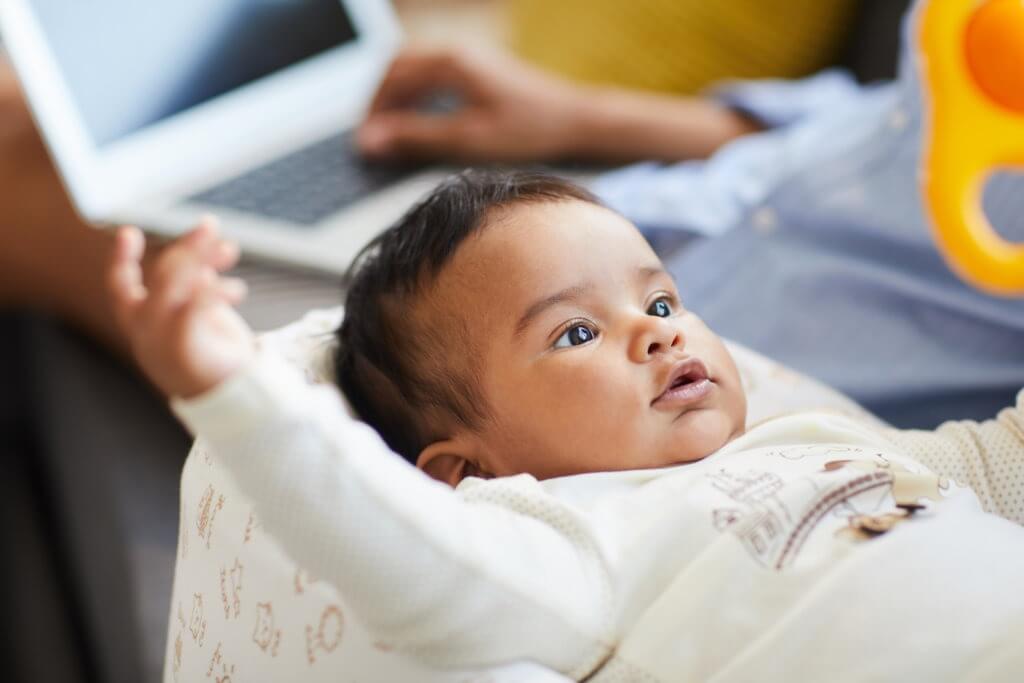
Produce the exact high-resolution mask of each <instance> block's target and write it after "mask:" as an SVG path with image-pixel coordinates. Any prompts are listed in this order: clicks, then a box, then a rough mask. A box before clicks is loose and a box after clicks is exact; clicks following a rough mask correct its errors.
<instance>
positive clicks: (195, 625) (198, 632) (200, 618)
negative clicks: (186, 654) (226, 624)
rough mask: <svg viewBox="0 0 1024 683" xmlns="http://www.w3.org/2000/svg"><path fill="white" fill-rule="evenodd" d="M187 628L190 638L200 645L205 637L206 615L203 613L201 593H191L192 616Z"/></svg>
mask: <svg viewBox="0 0 1024 683" xmlns="http://www.w3.org/2000/svg"><path fill="white" fill-rule="evenodd" d="M188 630H189V633H191V634H192V640H194V641H196V644H197V645H199V647H202V646H203V639H205V638H206V616H205V615H204V614H203V594H202V593H193V594H192V618H191V619H189V622H188Z"/></svg>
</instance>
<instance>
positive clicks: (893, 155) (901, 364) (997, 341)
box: [595, 15, 1024, 427]
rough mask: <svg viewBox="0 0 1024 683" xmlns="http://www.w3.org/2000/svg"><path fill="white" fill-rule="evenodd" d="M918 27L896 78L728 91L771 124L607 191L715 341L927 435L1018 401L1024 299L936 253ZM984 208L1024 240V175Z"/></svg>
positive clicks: (836, 76) (650, 167) (623, 177)
mask: <svg viewBox="0 0 1024 683" xmlns="http://www.w3.org/2000/svg"><path fill="white" fill-rule="evenodd" d="M912 23H913V15H910V18H909V19H908V20H906V21H905V22H904V24H905V25H904V40H903V45H904V54H903V58H902V65H901V70H900V77H899V79H898V80H897V81H896V82H894V83H890V84H886V85H881V86H871V87H861V86H858V85H856V84H855V83H854V82H853V81H852V79H850V78H849V77H848V76H846V75H845V74H843V73H840V72H826V73H824V74H822V75H819V76H816V77H813V78H810V79H807V80H804V81H796V82H782V81H762V82H752V83H738V84H734V85H732V86H728V87H726V88H725V89H723V90H722V91H721V92H720V93H719V95H720V97H721V98H722V99H723V100H724V101H725V102H727V103H728V104H730V105H731V106H734V107H737V108H739V109H741V110H743V111H745V112H747V113H749V114H750V115H752V116H754V117H756V118H757V119H758V120H760V121H761V122H763V123H764V124H765V125H766V126H767V127H768V128H769V130H767V131H766V132H764V133H760V134H757V135H751V136H747V137H745V138H741V139H739V140H737V141H735V142H733V143H731V144H729V145H727V146H726V147H724V148H722V149H721V150H720V151H719V152H718V153H716V154H715V155H714V156H713V157H712V158H711V159H709V160H708V161H696V162H685V163H680V164H675V165H670V166H663V165H657V164H640V165H637V166H632V167H629V168H626V169H623V170H620V171H616V172H613V173H610V174H607V175H605V176H603V177H602V178H600V179H599V180H598V182H597V183H596V186H595V189H596V191H597V193H598V194H599V195H600V196H602V198H603V199H605V201H606V202H607V203H608V204H610V205H611V206H612V207H614V208H616V209H618V210H619V211H621V212H622V213H623V214H625V215H626V216H627V217H628V218H630V219H632V220H633V221H634V222H636V223H637V225H639V226H640V227H641V228H642V229H644V230H645V232H646V233H647V234H648V235H649V236H650V238H651V240H652V242H653V243H654V244H655V245H656V246H657V247H659V248H660V250H661V251H662V252H663V253H664V254H666V261H667V264H668V267H669V269H670V270H671V271H672V273H673V275H675V277H676V279H677V281H678V283H679V287H680V291H681V293H682V296H683V299H684V303H685V304H686V305H687V306H688V307H689V308H690V309H691V310H694V311H696V312H697V313H698V314H700V315H701V316H702V317H703V318H704V319H705V321H706V322H707V323H708V324H709V325H710V326H711V327H712V329H715V330H716V331H717V332H718V333H719V334H721V335H723V336H726V337H729V338H732V339H735V340H737V341H740V342H742V343H745V344H747V345H749V346H751V347H753V348H755V349H757V350H759V351H761V352H762V353H765V354H767V355H769V356H771V357H773V358H775V359H777V360H779V361H781V362H783V363H786V364H787V365H790V366H792V367H794V368H796V369H799V370H802V371H804V372H807V373H808V374H811V375H813V376H815V377H818V378H819V379H821V380H823V381H825V382H827V383H829V384H831V385H832V386H834V387H836V388H838V389H840V390H841V391H844V392H846V393H848V394H849V395H850V396H852V397H853V398H855V399H857V400H859V401H860V402H861V403H863V404H864V405H865V406H866V407H868V408H869V409H871V410H873V411H874V412H876V413H877V414H878V415H880V416H881V417H883V418H884V419H887V420H889V421H890V422H892V423H893V424H895V425H898V426H904V427H932V426H934V425H936V424H937V423H939V422H941V421H942V420H945V419H952V418H975V419H982V418H987V417H991V416H993V415H994V414H995V413H996V412H997V411H998V409H1000V408H1002V407H1005V406H1008V405H1010V404H1011V403H1012V400H1013V398H1014V395H1015V394H1016V392H1017V391H1018V390H1019V389H1020V388H1021V387H1022V386H1024V299H1020V298H1018V299H1005V298H996V297H992V296H988V295H985V294H982V293H980V292H978V291H975V290H973V289H971V288H970V287H968V286H967V285H965V284H964V283H962V282H961V281H960V280H959V279H957V278H956V277H955V276H954V275H953V274H952V273H951V272H950V271H949V269H948V267H947V266H946V264H945V263H944V261H943V260H942V258H941V256H940V255H939V253H938V251H937V249H936V247H935V245H934V243H933V241H932V238H931V234H930V232H929V230H928V227H927V223H926V220H925V217H924V213H923V209H922V204H921V193H920V189H919V184H918V164H919V159H920V144H921V123H922V109H921V95H920V91H919V86H920V83H919V76H918V72H917V63H916V59H915V58H914V56H913V55H912V54H910V53H909V50H908V46H909V45H912V44H913V42H912V36H911V35H910V32H909V29H910V27H911V26H912ZM965 134H970V132H969V131H965ZM985 205H986V210H987V212H988V215H989V217H990V220H991V221H992V223H993V225H994V226H995V227H996V229H997V230H998V231H999V232H1000V233H1001V234H1003V235H1004V236H1006V237H1007V238H1009V239H1011V240H1014V241H1024V177H1020V176H1017V177H1014V176H1010V175H1008V174H1003V175H1001V176H999V177H997V178H996V179H995V180H993V181H992V182H991V183H990V184H989V187H988V188H987V190H986V194H985ZM694 236H698V237H694ZM684 242H685V245H684V246H682V247H681V248H677V249H674V247H676V246H677V245H679V244H681V243H684Z"/></svg>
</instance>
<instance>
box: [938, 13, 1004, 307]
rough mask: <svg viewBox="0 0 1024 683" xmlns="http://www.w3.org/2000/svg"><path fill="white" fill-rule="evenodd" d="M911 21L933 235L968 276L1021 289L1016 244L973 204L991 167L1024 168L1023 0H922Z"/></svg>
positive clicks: (992, 288)
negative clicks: (916, 19)
mask: <svg viewBox="0 0 1024 683" xmlns="http://www.w3.org/2000/svg"><path fill="white" fill-rule="evenodd" d="M918 30H919V31H920V35H919V43H918V45H919V49H920V50H921V53H922V56H923V58H924V59H923V74H924V86H925V87H924V92H925V105H926V111H927V112H928V122H927V125H926V133H925V139H924V144H923V154H922V182H923V186H924V187H923V190H924V199H925V206H926V208H927V210H928V212H929V214H930V217H931V224H932V229H933V232H934V233H935V237H936V240H937V242H938V244H939V247H940V248H941V250H942V251H943V252H944V253H945V255H946V260H947V261H948V262H949V264H950V266H951V267H952V268H953V270H954V271H956V272H957V273H958V274H959V275H960V276H961V277H962V278H963V279H964V280H966V281H967V282H969V283H971V284H973V285H974V286H976V287H978V288H979V289H982V290H985V291H988V292H991V293H993V294H1001V295H1024V245H1021V244H1014V243H1011V242H1008V241H1007V240H1005V239H1003V238H1002V237H1001V236H1000V235H999V234H998V233H996V231H995V230H993V229H992V226H991V224H990V223H989V222H988V219H987V218H986V217H985V214H984V211H983V210H982V206H981V199H982V192H983V189H984V184H985V180H986V179H987V178H988V176H989V175H991V174H992V173H993V172H995V171H997V170H999V169H1006V168H1010V167H1014V166H1017V167H1024V0H930V1H929V2H928V3H927V4H926V5H925V6H924V7H923V11H922V14H921V17H920V24H919V25H918Z"/></svg>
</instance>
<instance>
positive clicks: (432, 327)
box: [111, 173, 1024, 681]
mask: <svg viewBox="0 0 1024 683" xmlns="http://www.w3.org/2000/svg"><path fill="white" fill-rule="evenodd" d="M142 251H143V242H142V239H141V234H140V233H139V232H138V231H136V230H133V229H125V230H123V231H122V232H121V234H120V236H119V244H118V253H117V256H116V259H115V263H114V264H113V266H112V268H111V284H112V289H113V291H114V294H115V297H116V301H117V306H118V311H119V315H120V318H121V322H122V324H123V325H124V327H125V330H126V331H127V333H128V335H129V338H130V339H131V341H132V345H133V348H134V351H135V354H136V357H137V359H138V361H139V363H140V364H141V366H142V367H143V369H144V370H145V371H146V372H147V374H148V375H149V376H150V378H151V379H152V380H153V381H154V383H155V384H156V385H157V386H158V387H159V388H160V389H161V390H162V391H164V392H165V393H166V394H167V395H168V396H170V397H172V403H173V406H174V408H175V410H176V411H177V413H178V415H179V416H180V417H181V418H182V419H183V421H184V422H185V423H186V424H187V425H188V426H189V428H190V429H192V430H193V431H194V432H195V433H196V434H197V435H198V436H199V437H200V438H202V439H204V440H205V441H206V443H207V445H208V447H209V449H210V450H211V451H212V452H213V453H214V454H215V458H216V459H217V462H218V463H220V464H222V465H223V466H225V467H227V468H228V469H229V471H230V472H231V473H232V475H233V476H234V477H235V478H236V480H237V481H238V483H239V486H240V487H241V488H242V489H243V490H245V491H246V493H247V494H248V495H249V497H250V498H251V499H252V500H253V501H254V503H255V505H256V507H257V514H258V515H259V516H260V518H261V520H262V523H263V525H264V528H266V529H267V530H268V531H269V532H270V533H271V534H273V535H274V537H275V538H276V539H277V540H278V542H279V543H281V545H282V546H283V547H284V548H285V550H286V551H287V552H288V554H289V555H291V556H292V557H293V558H294V559H295V560H296V561H297V562H298V563H299V564H300V565H301V566H303V567H305V568H307V569H308V570H309V571H310V572H311V573H312V574H314V575H316V576H319V577H322V578H323V579H326V580H328V581H331V582H332V583H333V584H334V585H335V586H337V587H338V589H339V590H340V591H341V593H342V595H344V596H345V598H346V600H347V601H348V602H349V603H350V604H351V605H352V607H353V609H354V610H355V611H356V612H357V614H358V616H359V617H360V618H361V620H363V621H364V623H365V624H366V625H367V626H368V627H369V628H370V630H371V631H372V632H373V633H374V634H375V636H376V637H377V638H378V639H379V640H380V641H382V642H384V643H386V644H388V645H389V646H391V647H395V648H397V649H401V650H404V651H406V652H409V653H411V654H413V655H415V656H418V657H420V658H421V659H423V660H424V661H426V662H428V663H430V664H433V665H435V666H439V667H451V668H466V667H481V666H488V665H493V664H497V663H502V662H507V661H511V660H519V659H531V660H534V661H537V662H540V663H542V664H544V665H546V666H549V667H551V668H553V669H555V670H557V671H560V672H562V673H564V674H566V675H567V676H570V677H572V678H573V679H575V680H582V679H587V680H592V681H613V680H637V681H676V680H679V681H685V680H704V679H708V678H711V677H715V676H717V677H718V678H717V679H716V680H718V679H720V680H737V681H747V680H768V679H774V678H776V677H777V678H779V679H780V680H794V679H795V678H800V679H804V680H824V679H832V678H834V677H835V676H834V675H835V674H836V672H837V671H842V672H844V673H846V674H847V675H849V676H850V677H851V678H852V679H868V678H876V679H877V678H886V679H889V678H893V677H896V676H897V675H898V674H899V673H900V671H901V669H900V667H903V669H902V671H903V672H904V674H905V675H911V674H914V675H916V676H917V677H918V678H919V679H923V678H924V677H925V676H927V677H928V678H929V679H932V678H934V679H939V680H960V679H963V678H967V677H970V676H972V675H976V674H978V672H979V671H980V670H981V669H982V663H983V662H987V661H989V659H986V658H993V657H994V658H996V659H995V660H993V661H999V662H1002V663H1003V664H1000V665H999V666H998V667H996V668H995V669H993V668H992V667H991V666H990V664H985V666H989V669H986V671H995V672H996V673H1000V672H1002V673H1006V672H1008V671H1012V670H1013V669H1012V668H1001V667H1003V665H1004V664H1005V666H1006V667H1012V666H1018V665H1019V660H1014V657H1018V658H1019V655H1016V654H1014V653H1016V652H1017V650H1018V649H1019V648H1017V647H1016V643H1019V637H1020V636H1021V635H1022V633H1021V632H1022V629H1024V595H1021V592H1020V591H1019V590H1017V585H1018V582H1019V576H1020V575H1021V574H1020V572H1021V571H1024V531H1022V530H1021V528H1020V527H1019V526H1017V525H1015V524H1013V523H1011V522H1008V521H1006V520H1005V519H1000V518H999V517H997V516H995V515H991V514H986V513H984V512H983V511H982V509H981V508H982V505H983V506H984V507H985V508H987V509H989V510H992V511H995V512H999V513H1001V514H1002V515H1004V516H1008V517H1012V518H1013V519H1015V520H1016V521H1020V520H1021V519H1022V518H1024V505H1022V504H1021V503H1022V496H1021V495H1020V492H1019V489H1018V488H1016V487H1018V486H1019V485H1020V482H1024V394H1022V396H1021V397H1019V398H1018V405H1017V407H1016V409H1008V410H1006V411H1004V412H1003V413H1001V414H1000V416H999V417H998V418H997V419H995V420H992V421H989V422H986V423H982V424H974V423H953V424H949V425H946V426H944V427H943V428H940V430H937V431H936V432H934V433H933V432H901V431H898V430H887V431H884V432H880V431H877V430H874V429H871V428H868V427H866V426H864V425H861V424H859V423H857V422H855V421H853V420H851V419H848V418H843V417H840V416H836V415H827V414H815V413H807V414H801V415H791V416H786V417H781V418H777V419H775V420H771V421H769V422H767V423H764V424H762V425H759V426H757V427H755V428H753V429H751V430H749V431H747V432H746V433H744V418H745V412H746V406H745V398H744V394H743V389H742V386H741V383H740V379H739V375H738V372H737V369H736V366H735V364H734V362H733V360H732V359H731V357H730V355H729V353H728V352H727V350H726V349H725V347H724V345H723V344H722V342H721V340H720V339H719V338H718V337H717V336H716V335H715V334H714V333H713V332H711V330H709V329H708V328H707V327H706V326H705V325H704V324H703V323H702V322H701V321H700V319H699V318H698V317H697V316H696V315H694V313H692V312H690V311H688V310H687V309H686V308H685V307H684V306H683V303H682V302H681V301H680V298H679V295H678V292H677V290H676V287H675V284H674V282H673V280H672V278H671V277H670V276H669V275H668V274H667V273H666V272H665V270H664V268H663V266H662V264H661V263H660V261H659V259H658V257H657V256H656V254H655V253H654V252H653V251H652V250H651V248H650V247H649V246H648V245H647V243H646V242H645V241H644V239H643V237H642V236H641V235H640V233H639V232H638V231H637V230H636V228H635V227H633V226H632V225H631V224H630V223H629V222H628V221H626V220H625V219H624V218H622V217H621V216H619V215H617V214H616V213H614V212H612V211H610V210H608V209H606V208H604V207H603V206H601V205H600V203H599V202H598V201H597V200H596V199H594V197H592V196H591V195H590V194H589V193H587V192H586V191H585V190H583V189H581V188H579V187H577V186H575V185H573V184H571V183H568V182H565V181H563V180H559V179H557V178H553V177H548V176H542V175H531V174H496V173H465V174H462V175H459V176H457V177H455V178H453V179H452V180H450V181H448V182H447V183H445V184H444V185H442V186H441V187H440V188H438V189H437V190H436V191H435V192H434V193H432V194H431V195H430V196H429V197H428V198H426V199H425V200H424V201H423V202H422V203H420V204H419V205H418V206H416V207H414V208H413V209H412V210H411V211H410V212H409V213H408V214H407V215H406V216H405V218H403V219H402V220H401V221H400V222H399V223H398V224H397V225H396V226H394V227H392V228H391V229H389V230H388V231H386V232H385V233H383V234H382V235H381V236H380V237H378V238H377V239H376V240H374V242H373V243H371V244H370V245H369V246H368V247H367V250H365V251H364V252H363V254H362V256H361V257H360V258H359V259H357V262H356V264H355V265H354V267H353V271H352V272H351V274H350V276H349V278H348V295H347V301H346V319H345V322H344V323H343V325H342V327H341V329H340V330H339V332H338V336H339V339H338V346H337V355H336V372H337V377H338V382H339V384H340V386H341V388H342V389H343V390H344V393H345V396H346V397H347V398H348V399H349V400H350V401H351V405H352V408H354V410H355V412H356V413H357V414H358V415H359V417H361V418H362V419H363V420H364V422H358V421H356V420H354V419H352V418H351V417H350V416H349V414H348V413H347V412H346V410H347V408H346V406H345V404H344V403H343V401H342V399H341V397H340V396H339V394H338V392H337V391H336V390H334V389H333V388H332V387H326V386H313V385H310V384H308V383H307V382H306V381H305V380H304V378H303V376H302V375H301V374H300V373H299V372H298V371H297V370H296V369H294V368H292V367H290V366H288V365H287V364H286V363H284V362H283V361H281V360H280V359H276V358H274V357H273V356H272V355H271V354H270V353H267V352H261V351H259V350H258V348H257V345H256V344H255V342H254V338H253V335H252V333H251V331H250V330H249V329H248V327H247V326H246V325H245V323H244V322H243V321H242V320H241V319H240V318H239V317H238V315H237V314H236V313H235V312H234V310H233V308H232V304H234V303H237V302H238V301H239V300H240V298H241V297H242V296H243V295H244V288H243V286H242V285H241V284H240V283H238V282H237V281H234V280H231V279H228V278H223V277H221V276H219V275H218V273H219V272H221V271H223V270H225V269H227V268H230V267H231V265H232V264H233V263H234V260H235V258H236V256H237V251H236V250H235V249H234V247H233V246H231V245H230V244H229V243H227V242H225V241H223V240H222V239H221V238H219V237H218V236H217V234H216V230H215V228H214V226H213V225H212V224H211V223H209V222H208V223H206V224H204V225H202V226H200V228H199V229H197V230H196V231H194V232H193V233H191V234H189V235H188V236H186V237H184V238H182V239H181V240H179V241H178V242H176V243H175V244H173V245H172V246H171V247H169V248H168V249H166V250H165V251H164V252H163V253H162V254H161V255H160V256H159V258H158V259H157V261H156V263H155V265H154V268H153V271H152V277H151V279H150V282H148V283H147V284H146V285H143V283H142V278H141V268H140V259H141V257H142ZM368 425H369V426H368ZM371 426H372V428H371ZM393 453H398V454H399V455H401V456H402V457H403V458H405V460H407V461H408V462H410V463H413V464H414V465H415V466H416V468H412V467H409V466H408V465H407V464H406V463H404V462H402V461H401V459H399V458H397V457H395V456H394V454H393ZM922 463H923V464H924V465H927V466H928V467H930V468H931V470H932V471H930V470H929V469H927V468H926V467H925V466H922ZM417 469H418V470H421V472H418V471H417ZM423 473H426V474H427V475H429V477H426V476H423ZM940 474H941V475H946V476H945V477H940V476H938V475H940ZM950 477H955V478H957V479H961V480H964V481H966V482H968V483H970V484H971V485H972V486H973V487H974V488H975V489H976V493H975V492H972V491H971V490H970V489H967V488H964V487H962V486H959V485H956V484H954V483H953V482H952V481H950V479H949V478H950ZM431 479H433V480H435V481H431ZM438 482H443V484H444V485H443V484H441V483H438ZM452 487H454V490H453V489H452ZM979 498H980V501H981V504H979ZM951 540H955V542H956V544H957V545H956V551H955V552H950V551H948V550H947V548H948V546H949V544H950V542H951ZM979 582H981V583H980V585H982V586H983V587H984V588H983V590H980V591H979V590H977V589H974V590H960V589H957V590H954V589H953V588H954V587H957V588H959V586H961V585H962V584H968V583H972V584H973V585H979ZM965 613H969V614H970V615H971V620H972V630H971V633H972V634H973V635H972V636H971V637H968V638H965V637H964V633H963V631H962V629H961V627H960V626H961V623H962V618H963V615H964V614H965ZM850 619H856V620H860V621H863V622H864V625H863V627H861V628H858V629H855V630H854V634H855V635H856V637H854V638H850V637H849V631H844V634H846V636H845V637H844V638H840V639H829V638H828V637H827V636H828V634H829V630H828V629H827V628H822V625H824V624H832V625H835V624H841V623H845V622H848V621H849V620H850ZM907 633H914V634H915V636H914V637H913V638H907V637H906V634H907ZM1008 634H1014V635H1013V636H1012V637H1009V636H1008ZM894 643H896V644H899V647H898V648H896V650H898V652H897V654H896V655H894V656H892V657H889V656H883V654H873V655H872V656H871V657H865V656H864V655H865V652H869V653H883V652H889V651H891V650H893V649H894V648H893V644H894ZM940 648H941V652H942V653H943V657H942V658H941V666H939V667H938V668H935V666H936V662H939V661H940V660H939V659H938V658H936V657H935V653H936V651H937V650H939V649H940ZM1011 660H1013V661H1012V662H1011ZM929 666H931V667H933V668H928V667H929ZM851 672H852V673H851ZM996 680H998V679H996Z"/></svg>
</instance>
